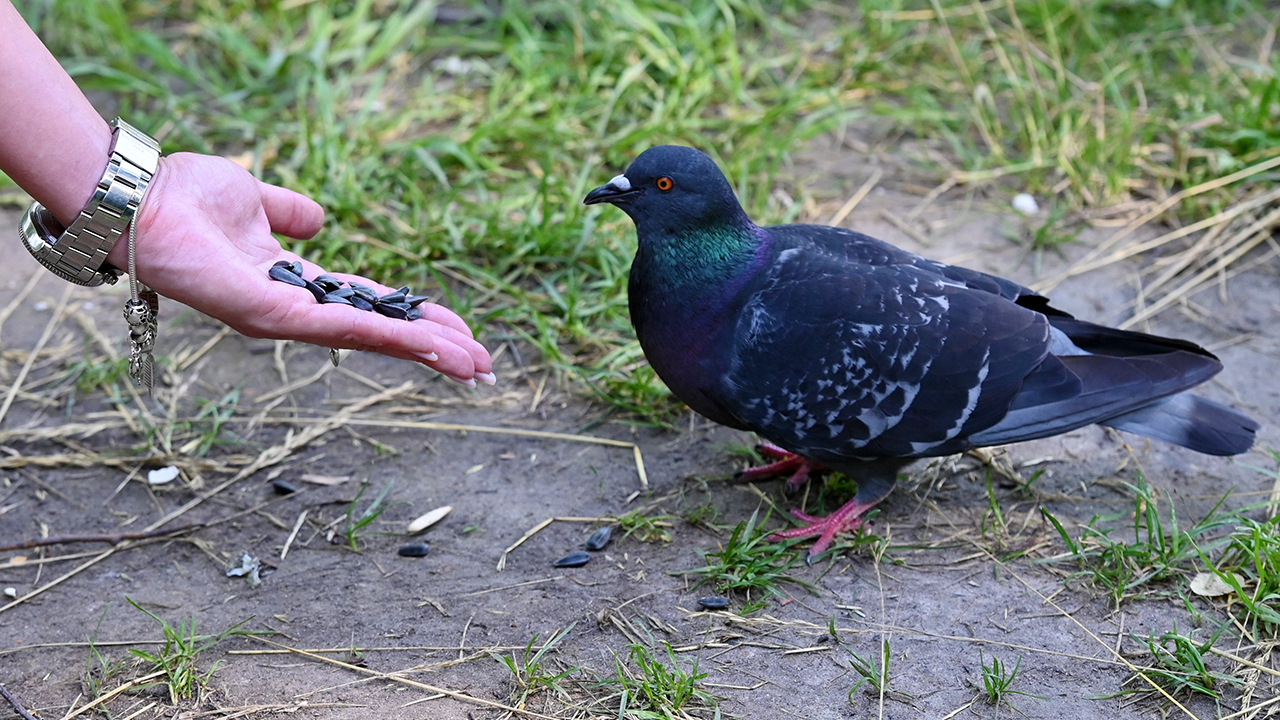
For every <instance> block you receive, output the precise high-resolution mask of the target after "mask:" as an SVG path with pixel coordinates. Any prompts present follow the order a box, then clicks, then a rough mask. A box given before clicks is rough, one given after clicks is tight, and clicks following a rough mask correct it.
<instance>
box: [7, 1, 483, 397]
mask: <svg viewBox="0 0 1280 720" xmlns="http://www.w3.org/2000/svg"><path fill="white" fill-rule="evenodd" d="M0 112H2V113H3V116H4V117H5V122H4V123H0V170H3V171H4V172H5V173H6V174H7V175H9V177H10V178H12V179H13V180H14V182H16V183H17V184H18V185H19V186H20V187H22V188H23V189H24V190H25V191H27V192H28V193H29V194H30V195H31V196H32V197H33V198H35V200H37V201H38V202H40V203H41V204H42V205H44V206H45V207H47V208H49V210H50V211H51V212H52V213H53V215H54V217H56V218H57V219H58V221H59V222H61V223H63V225H64V226H65V225H68V224H70V222H71V221H72V220H73V219H74V218H75V216H76V214H77V213H78V212H79V211H80V209H81V208H82V207H84V205H85V203H87V202H88V200H89V198H90V197H91V196H92V194H93V191H94V188H95V187H96V185H97V182H98V180H99V179H100V178H101V177H102V173H103V170H104V169H105V167H106V164H107V156H108V149H109V147H110V144H111V130H110V128H109V126H108V125H107V123H106V122H105V121H103V119H102V118H101V117H100V116H99V115H98V113H97V111H96V110H94V109H93V106H92V105H90V104H89V101H88V100H87V99H86V98H85V97H84V94H83V93H82V92H81V91H80V89H79V88H78V87H77V86H76V84H75V82H74V81H72V79H71V78H70V77H69V76H68V75H67V74H66V72H65V71H63V69H62V67H61V66H60V65H59V64H58V62H57V60H56V59H54V57H53V56H52V55H51V54H50V53H49V52H48V50H47V49H45V47H44V45H43V44H42V43H41V42H40V40H39V39H38V38H37V37H36V36H35V34H34V33H33V32H32V31H31V29H30V28H29V27H28V26H27V24H26V22H25V21H24V20H23V19H22V17H21V16H20V15H19V14H18V12H17V11H16V10H15V9H14V7H13V5H12V4H11V3H10V2H9V0H0ZM323 223H324V211H323V210H322V209H321V208H320V206H319V205H318V204H316V203H315V202H314V201H312V200H310V199H309V198H306V197H304V196H302V195H300V194H298V193H295V192H293V191H291V190H287V189H284V188H280V187H276V186H273V185H269V184H267V183H263V182H261V181H259V180H257V179H255V178H253V177H252V176H251V175H250V174H249V173H248V172H247V171H245V170H244V169H242V168H240V167H239V166H238V165H236V164H235V163H232V162H231V161H229V160H226V159H224V158H217V157H210V156H205V155H195V154H189V153H178V154H176V155H173V156H170V157H166V158H164V159H163V160H162V161H161V165H160V168H159V170H158V171H157V173H156V176H155V178H154V179H153V181H152V184H151V188H150V190H149V191H148V193H147V198H146V202H145V204H144V205H143V208H142V212H141V214H140V216H139V217H138V218H137V230H138V233H137V274H138V279H139V281H140V282H142V283H144V284H146V285H147V286H149V287H151V288H153V289H154V290H156V291H157V292H159V293H160V294H162V295H165V296H166V297H170V298H173V299H175V300H178V301H179V302H183V303H185V304H187V305H189V306H191V307H193V308H195V309H197V310H199V311H201V312H204V313H206V314H208V315H211V316H213V317H215V318H217V319H219V320H222V321H223V322H225V323H226V324H227V325H229V326H230V327H232V328H233V329H235V330H237V331H239V332H242V333H245V334H247V335H251V336H254V337H270V338H279V339H292V340H299V341H303V342H310V343H315V344H318V345H323V346H326V347H337V348H358V349H362V350H371V351H375V352H380V353H383V354H385V355H390V356H392V357H397V358H402V359H407V360H413V361H416V362H420V363H423V364H425V365H427V366H429V367H431V368H434V369H436V370H438V371H440V372H442V373H444V374H445V375H448V376H449V377H452V378H454V379H455V380H458V381H459V382H462V383H464V384H468V385H473V384H474V383H475V381H476V380H477V379H478V380H481V381H483V382H487V383H492V382H493V379H494V378H493V375H492V361H491V359H490V357H489V354H488V352H487V351H486V350H485V349H484V347H483V346H482V345H480V344H479V343H478V342H476V341H475V340H474V338H473V337H472V335H471V331H470V329H468V328H467V326H466V324H465V323H464V322H463V321H462V319H461V318H459V317H458V316H457V315H455V314H454V313H452V312H451V311H449V310H447V309H445V308H442V307H440V306H438V305H433V304H424V305H422V306H421V308H422V310H423V315H424V317H423V319H421V320H416V321H413V322H405V321H403V320H393V319H391V318H387V317H383V316H381V315H378V314H376V313H366V312H359V311H354V310H353V309H352V308H351V307H348V306H337V305H319V304H317V303H316V302H315V299H314V298H313V297H312V296H311V295H310V293H308V292H307V291H305V290H303V289H301V288H296V287H292V286H288V285H284V284H283V283H276V282H272V281H271V280H270V279H269V278H268V276H267V269H268V268H270V267H271V265H272V264H273V263H274V262H276V261H278V260H292V259H296V256H295V255H293V254H292V253H289V252H286V251H285V250H284V249H283V248H282V247H281V246H280V243H279V242H278V241H277V240H276V239H275V238H274V237H273V236H272V235H271V233H272V232H277V233H279V234H281V235H287V236H289V237H295V238H307V237H311V236H312V235H314V234H315V233H316V232H318V231H319V230H320V228H321V226H322V225H323ZM126 246H127V243H126V242H125V241H124V240H123V239H122V240H121V241H120V242H118V243H116V246H115V247H114V248H113V249H112V251H111V252H110V253H109V254H108V256H107V261H108V262H109V263H111V264H112V265H114V266H116V267H119V268H124V267H127V264H128V263H127V254H126V253H127V247H126ZM320 272H321V269H320V268H318V267H316V266H315V265H311V264H309V263H308V264H306V272H305V273H304V274H305V275H306V277H314V276H315V275H317V274H319V273H320ZM349 277H350V278H351V279H356V280H357V281H358V282H362V283H364V284H368V285H372V286H375V287H381V286H379V285H378V284H377V283H374V282H370V281H368V280H366V279H363V278H357V277H355V276H349Z"/></svg>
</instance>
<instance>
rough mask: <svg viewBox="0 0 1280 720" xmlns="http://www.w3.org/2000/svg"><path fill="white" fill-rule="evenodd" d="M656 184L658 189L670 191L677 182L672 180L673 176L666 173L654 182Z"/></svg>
mask: <svg viewBox="0 0 1280 720" xmlns="http://www.w3.org/2000/svg"><path fill="white" fill-rule="evenodd" d="M654 184H655V185H657V186H658V189H659V190H661V191H662V192H670V191H671V188H673V187H675V186H676V184H675V183H674V182H673V181H672V180H671V178H669V177H667V176H666V175H663V176H662V177H660V178H658V179H657V181H655V182H654Z"/></svg>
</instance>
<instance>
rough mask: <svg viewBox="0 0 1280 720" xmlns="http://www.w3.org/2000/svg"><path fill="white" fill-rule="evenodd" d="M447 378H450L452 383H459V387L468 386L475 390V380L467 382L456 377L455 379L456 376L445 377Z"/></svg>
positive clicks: (470, 379)
mask: <svg viewBox="0 0 1280 720" xmlns="http://www.w3.org/2000/svg"><path fill="white" fill-rule="evenodd" d="M445 377H447V378H449V379H450V380H452V381H454V382H456V383H458V384H459V385H466V386H467V387H469V388H473V387H475V386H476V381H475V380H473V379H472V378H467V379H466V380H461V379H459V378H456V377H454V376H452V375H445Z"/></svg>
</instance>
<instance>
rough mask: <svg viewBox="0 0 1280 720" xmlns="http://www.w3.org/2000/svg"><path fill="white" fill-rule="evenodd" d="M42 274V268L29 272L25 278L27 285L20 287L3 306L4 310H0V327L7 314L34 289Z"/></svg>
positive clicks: (43, 273)
mask: <svg viewBox="0 0 1280 720" xmlns="http://www.w3.org/2000/svg"><path fill="white" fill-rule="evenodd" d="M44 275H45V272H44V268H40V269H39V270H36V271H35V272H33V273H31V278H30V279H28V280H27V285H26V287H24V288H22V292H20V293H18V295H17V297H15V298H14V299H13V300H10V301H9V304H8V305H5V306H4V310H0V328H3V327H4V324H5V322H6V321H7V320H8V319H9V316H10V315H12V314H13V311H14V310H17V309H18V306H20V305H22V302H23V301H24V300H26V299H27V296H28V295H30V294H31V291H32V290H35V289H36V283H38V282H40V278H42V277H44Z"/></svg>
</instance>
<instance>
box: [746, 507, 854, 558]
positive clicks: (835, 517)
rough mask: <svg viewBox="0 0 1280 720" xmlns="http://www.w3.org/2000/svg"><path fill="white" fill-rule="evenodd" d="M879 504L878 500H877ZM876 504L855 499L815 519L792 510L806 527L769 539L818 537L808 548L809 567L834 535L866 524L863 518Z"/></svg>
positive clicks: (774, 535)
mask: <svg viewBox="0 0 1280 720" xmlns="http://www.w3.org/2000/svg"><path fill="white" fill-rule="evenodd" d="M877 502H879V500H877ZM875 506H876V503H874V502H872V503H861V502H858V501H857V499H856V498H855V499H853V500H850V501H849V502H847V503H845V504H844V505H843V506H842V507H841V508H840V509H839V510H836V511H835V512H833V513H831V514H830V515H828V516H826V517H824V518H823V517H817V516H816V515H809V514H808V513H803V512H800V511H799V510H792V511H791V514H792V515H794V516H796V517H797V518H799V519H800V520H803V521H804V522H806V523H809V524H808V525H805V526H804V527H798V528H792V529H791V530H779V531H778V532H776V533H774V534H773V535H771V536H770V537H769V539H770V540H794V539H796V538H807V537H814V536H815V535H816V536H817V537H818V541H817V542H815V543H814V544H813V547H811V548H809V554H808V556H807V557H806V558H805V562H807V563H809V564H810V565H812V564H813V562H814V561H815V560H817V559H818V556H819V555H822V553H824V552H826V550H827V548H829V547H831V543H832V542H834V541H835V539H836V535H839V534H840V533H842V532H854V531H856V530H858V529H859V528H861V527H862V526H863V525H864V524H866V517H864V516H865V515H866V514H867V512H868V511H869V510H871V508H873V507H875Z"/></svg>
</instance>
